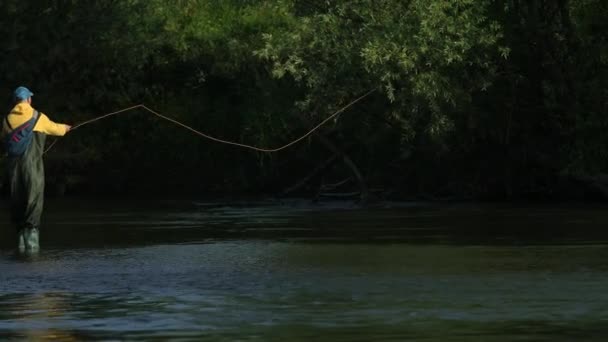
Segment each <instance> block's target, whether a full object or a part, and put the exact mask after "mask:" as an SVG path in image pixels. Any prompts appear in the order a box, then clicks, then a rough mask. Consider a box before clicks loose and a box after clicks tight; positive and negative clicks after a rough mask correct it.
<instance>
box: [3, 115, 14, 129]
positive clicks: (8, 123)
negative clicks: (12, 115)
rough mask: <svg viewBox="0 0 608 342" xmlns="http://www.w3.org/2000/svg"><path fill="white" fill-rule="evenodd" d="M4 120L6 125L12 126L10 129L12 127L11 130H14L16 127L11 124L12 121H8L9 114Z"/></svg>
mask: <svg viewBox="0 0 608 342" xmlns="http://www.w3.org/2000/svg"><path fill="white" fill-rule="evenodd" d="M4 121H5V122H6V125H7V126H8V128H10V129H11V131H12V130H13V129H14V128H13V126H12V125H11V123H10V122H8V115H6V116H5V117H4Z"/></svg>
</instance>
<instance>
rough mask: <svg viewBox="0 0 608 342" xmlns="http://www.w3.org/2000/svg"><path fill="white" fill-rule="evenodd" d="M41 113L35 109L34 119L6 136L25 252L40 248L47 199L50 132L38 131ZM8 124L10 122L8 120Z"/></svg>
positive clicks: (13, 201) (15, 216)
mask: <svg viewBox="0 0 608 342" xmlns="http://www.w3.org/2000/svg"><path fill="white" fill-rule="evenodd" d="M39 117H40V115H39V114H38V112H37V111H34V115H33V116H32V118H31V119H30V120H28V121H27V122H25V123H24V124H22V125H21V126H19V127H15V128H12V127H11V129H13V131H12V132H11V133H9V134H8V135H7V136H6V137H5V138H4V139H5V140H4V144H5V147H6V150H7V151H8V174H9V184H10V193H11V219H12V221H13V223H14V224H15V226H16V228H17V236H18V242H17V246H18V249H19V251H20V252H22V253H24V252H25V253H36V252H38V251H39V249H40V245H39V236H38V235H39V228H40V218H41V216H42V206H43V202H44V165H43V162H42V155H43V153H44V142H45V139H46V135H45V134H43V133H40V132H34V126H35V125H36V123H37V122H38V119H39ZM6 123H7V124H8V126H9V127H10V124H9V123H8V119H7V120H6Z"/></svg>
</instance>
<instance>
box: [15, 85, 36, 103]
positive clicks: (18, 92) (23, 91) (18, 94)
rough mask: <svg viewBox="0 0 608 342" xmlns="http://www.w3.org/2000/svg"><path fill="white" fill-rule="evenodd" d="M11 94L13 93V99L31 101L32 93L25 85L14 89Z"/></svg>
mask: <svg viewBox="0 0 608 342" xmlns="http://www.w3.org/2000/svg"><path fill="white" fill-rule="evenodd" d="M13 94H14V95H15V101H17V102H28V103H31V102H32V96H33V95H34V93H32V92H31V91H30V90H29V89H27V88H26V87H19V88H17V89H15V92H14V93H13Z"/></svg>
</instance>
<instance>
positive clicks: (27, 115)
mask: <svg viewBox="0 0 608 342" xmlns="http://www.w3.org/2000/svg"><path fill="white" fill-rule="evenodd" d="M32 115H34V108H32V106H31V105H30V104H29V103H27V102H19V103H18V104H17V105H15V107H14V108H13V109H12V110H11V112H10V113H9V114H8V122H9V123H10V124H11V126H10V127H13V128H17V127H19V126H21V125H22V124H24V123H25V122H26V121H28V120H29V119H31V118H32ZM39 115H40V118H39V119H38V122H37V123H36V126H34V132H40V133H44V134H48V135H58V136H63V135H65V134H66V133H67V131H68V126H67V125H64V124H60V123H55V122H53V121H51V119H49V117H48V116H46V115H45V114H43V113H39ZM10 127H9V126H8V125H7V124H6V120H2V135H6V134H8V133H10V132H11V131H12V129H11V128H10Z"/></svg>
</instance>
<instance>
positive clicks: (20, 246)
mask: <svg viewBox="0 0 608 342" xmlns="http://www.w3.org/2000/svg"><path fill="white" fill-rule="evenodd" d="M23 233H24V230H23V229H21V230H19V232H18V233H17V251H18V252H19V253H22V254H23V253H25V236H24V234H23Z"/></svg>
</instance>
